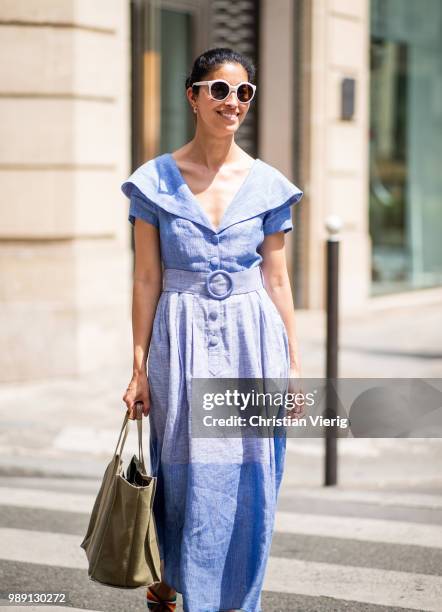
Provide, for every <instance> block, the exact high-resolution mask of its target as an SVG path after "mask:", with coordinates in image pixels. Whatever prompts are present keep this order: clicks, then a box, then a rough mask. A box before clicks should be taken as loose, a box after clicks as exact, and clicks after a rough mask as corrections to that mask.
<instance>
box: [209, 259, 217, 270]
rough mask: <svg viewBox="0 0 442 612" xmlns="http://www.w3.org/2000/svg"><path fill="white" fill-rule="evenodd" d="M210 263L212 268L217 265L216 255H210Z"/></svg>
mask: <svg viewBox="0 0 442 612" xmlns="http://www.w3.org/2000/svg"><path fill="white" fill-rule="evenodd" d="M210 265H211V266H212V267H214V268H217V267H218V265H219V258H218V257H211V258H210Z"/></svg>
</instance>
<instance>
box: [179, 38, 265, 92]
mask: <svg viewBox="0 0 442 612" xmlns="http://www.w3.org/2000/svg"><path fill="white" fill-rule="evenodd" d="M227 62H229V63H234V64H241V66H242V67H243V68H244V69H245V71H246V72H247V78H248V79H249V81H251V82H252V83H253V80H254V78H255V72H256V71H255V66H254V64H253V62H252V61H251V60H250V59H249V58H248V57H246V56H245V55H242V53H238V52H237V51H233V50H232V49H229V48H228V47H216V48H215V49H209V50H208V51H205V52H204V53H202V54H201V55H199V56H198V57H197V58H196V60H195V61H194V63H193V67H192V72H191V73H190V76H188V77H187V79H186V83H185V85H186V89H187V88H188V87H191V86H192V84H193V83H195V82H196V81H204V80H205V77H206V76H207V75H208V74H209V73H210V72H211V71H212V70H216V68H218V67H219V66H221V65H222V64H226V63H227Z"/></svg>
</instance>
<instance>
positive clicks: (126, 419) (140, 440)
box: [114, 402, 147, 474]
mask: <svg viewBox="0 0 442 612" xmlns="http://www.w3.org/2000/svg"><path fill="white" fill-rule="evenodd" d="M135 406H136V408H137V417H139V418H137V419H136V421H137V431H138V460H139V462H140V464H141V466H142V468H143V470H144V472H145V473H146V474H147V471H146V464H145V463H144V452H143V417H142V415H141V411H142V409H143V404H142V402H137V403H136V404H135ZM131 420H133V419H129V410H127V411H126V414H125V415H124V420H123V425H122V426H121V431H120V435H119V437H118V442H117V446H116V447H115V452H114V457H115V456H116V455H117V451H118V447H119V446H120V440H121V436H122V434H123V431H124V435H123V440H122V442H121V446H120V450H119V453H118V454H119V455H120V457H121V454H122V453H123V448H124V444H125V443H126V438H127V434H128V433H129V422H130V421H131Z"/></svg>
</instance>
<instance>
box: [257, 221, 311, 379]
mask: <svg viewBox="0 0 442 612" xmlns="http://www.w3.org/2000/svg"><path fill="white" fill-rule="evenodd" d="M284 244H285V241H284V232H275V233H272V234H268V235H267V236H265V238H264V241H263V243H262V244H261V247H260V253H261V256H262V258H263V261H262V263H261V269H262V273H263V277H264V283H265V288H266V290H267V293H268V294H269V296H270V298H271V299H272V301H273V303H274V304H275V306H276V308H277V309H278V312H279V314H280V315H281V318H282V320H283V322H284V325H285V328H286V331H287V336H288V340H289V353H290V371H291V375H293V376H296V377H299V378H300V377H301V367H300V361H299V354H298V342H297V338H296V325H295V307H294V304H293V296H292V290H291V286H290V280H289V275H288V271H287V260H286V255H285V246H284Z"/></svg>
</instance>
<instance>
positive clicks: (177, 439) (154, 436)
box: [122, 48, 302, 612]
mask: <svg viewBox="0 0 442 612" xmlns="http://www.w3.org/2000/svg"><path fill="white" fill-rule="evenodd" d="M254 72H255V70H254V66H253V65H252V64H251V62H250V61H249V60H248V59H247V58H245V57H244V56H242V55H241V54H238V53H236V52H234V51H232V50H231V49H225V48H219V49H211V50H209V51H207V52H206V53H203V54H202V55H201V56H199V57H198V58H197V59H196V60H195V63H194V65H193V69H192V72H191V75H190V76H189V78H188V79H187V80H186V94H187V98H188V101H189V103H190V105H191V108H192V110H193V113H194V114H195V118H196V129H195V135H194V137H193V139H192V140H191V141H190V142H188V143H187V144H185V145H184V146H183V147H181V148H180V149H178V150H177V151H175V152H173V153H166V154H163V155H160V156H158V157H156V158H155V159H152V160H149V161H148V162H147V163H145V164H143V165H142V166H141V167H140V168H138V169H137V170H136V171H135V172H134V173H133V174H132V175H131V177H130V178H129V179H128V180H127V181H126V182H125V183H124V184H123V186H122V189H123V192H124V193H125V194H126V195H127V196H128V197H129V198H130V209H129V220H130V222H131V223H132V224H134V226H135V230H134V233H135V272H134V289H133V335H134V361H133V376H132V380H131V381H130V383H129V386H128V388H127V391H126V393H125V394H124V397H123V400H124V402H125V403H126V405H127V408H128V410H129V412H130V414H131V418H136V415H135V412H134V409H135V404H136V403H137V402H142V403H143V414H144V415H145V416H147V415H149V422H150V459H151V468H152V474H153V475H155V476H157V478H158V481H157V492H156V496H155V504H154V513H155V518H156V524H157V530H158V539H159V546H160V556H161V559H162V566H161V567H162V582H161V583H159V584H155V585H153V586H151V587H149V589H148V591H147V604H148V607H149V608H150V609H152V610H153V609H156V610H158V611H159V610H174V609H175V605H176V604H175V603H174V602H175V600H176V592H177V591H178V592H180V593H182V595H183V602H184V610H185V612H218V611H219V610H223V611H231V610H244V611H245V612H260V610H261V590H262V583H263V579H264V572H265V567H266V563H267V560H268V555H269V551H270V544H271V539H272V531H273V521H274V515H275V507H276V499H277V495H278V491H279V486H280V482H281V477H282V471H283V462H284V457H285V438H284V437H278V438H274V439H265V438H264V439H263V438H260V439H258V440H256V439H252V438H245V439H241V438H239V439H238V438H235V439H225V438H216V439H205V438H196V437H192V436H191V431H190V415H191V402H190V400H191V396H192V385H191V381H192V379H193V378H212V379H214V378H216V379H219V378H231V379H232V378H233V379H234V378H261V379H262V378H264V377H272V378H285V379H287V376H289V375H290V377H293V378H298V377H300V368H299V361H298V355H297V343H296V339H295V321H294V307H293V300H292V295H291V289H290V283H289V279H288V274H287V267H286V260H285V252H284V234H285V233H286V232H288V231H289V230H291V229H292V223H291V205H292V204H294V203H296V202H298V201H299V200H300V199H301V197H302V191H301V190H300V189H299V188H298V187H296V185H294V184H293V183H290V181H288V180H287V179H286V178H285V177H284V176H283V175H282V174H281V173H280V172H279V171H278V170H276V169H275V168H273V167H272V166H270V165H268V164H266V163H265V162H263V161H261V160H259V159H253V158H252V157H250V156H249V155H248V154H247V153H245V152H244V151H243V150H242V149H241V148H240V147H239V146H238V145H237V144H236V143H235V139H234V136H235V133H236V131H237V130H238V128H239V126H240V125H241V123H242V122H243V121H244V119H245V117H246V115H247V112H248V110H249V107H250V102H251V101H252V99H253V97H254V93H255V89H256V88H255V85H253V80H254ZM162 263H163V264H164V272H162V265H161V264H162ZM217 271H220V272H217ZM263 281H264V284H265V287H264V285H263ZM148 353H149V357H148V360H147V354H148ZM146 361H148V366H149V367H148V368H147V365H146ZM147 370H148V371H147ZM155 602H156V603H155Z"/></svg>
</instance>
